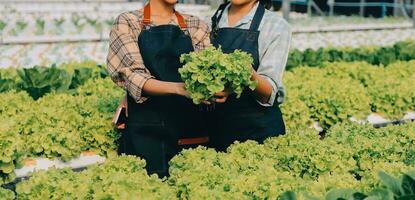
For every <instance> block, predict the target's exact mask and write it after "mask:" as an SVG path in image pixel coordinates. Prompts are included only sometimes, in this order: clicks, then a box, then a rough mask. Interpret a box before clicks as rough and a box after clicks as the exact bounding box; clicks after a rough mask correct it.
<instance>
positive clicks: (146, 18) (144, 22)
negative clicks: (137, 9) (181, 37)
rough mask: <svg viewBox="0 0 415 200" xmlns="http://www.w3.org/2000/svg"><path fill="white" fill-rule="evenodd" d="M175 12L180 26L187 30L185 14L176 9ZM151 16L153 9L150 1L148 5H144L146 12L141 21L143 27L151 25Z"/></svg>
mask: <svg viewBox="0 0 415 200" xmlns="http://www.w3.org/2000/svg"><path fill="white" fill-rule="evenodd" d="M174 14H175V15H176V18H177V22H178V24H179V26H180V28H181V29H182V30H186V29H187V24H186V21H185V19H184V17H183V15H181V14H180V13H179V12H177V11H176V10H175V11H174ZM150 18H151V9H150V4H149V3H148V4H147V5H146V6H144V14H143V19H142V21H141V25H142V26H143V27H144V26H148V25H150V22H151V19H150Z"/></svg>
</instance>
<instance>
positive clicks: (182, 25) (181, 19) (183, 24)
mask: <svg viewBox="0 0 415 200" xmlns="http://www.w3.org/2000/svg"><path fill="white" fill-rule="evenodd" d="M174 14H175V15H176V18H177V22H178V23H179V26H180V28H181V29H182V30H186V29H187V24H186V21H185V20H184V17H183V15H181V14H180V13H179V12H177V11H174Z"/></svg>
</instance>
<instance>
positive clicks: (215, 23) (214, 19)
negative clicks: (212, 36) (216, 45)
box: [211, 1, 230, 30]
mask: <svg viewBox="0 0 415 200" xmlns="http://www.w3.org/2000/svg"><path fill="white" fill-rule="evenodd" d="M228 4H230V2H229V1H228V2H226V3H223V4H221V5H220V6H219V8H218V9H217V10H216V12H215V14H213V16H212V18H211V20H212V30H214V29H216V27H217V26H218V23H219V21H220V19H221V18H222V14H223V10H225V8H226V6H228ZM219 12H220V13H219ZM218 14H219V16H218Z"/></svg>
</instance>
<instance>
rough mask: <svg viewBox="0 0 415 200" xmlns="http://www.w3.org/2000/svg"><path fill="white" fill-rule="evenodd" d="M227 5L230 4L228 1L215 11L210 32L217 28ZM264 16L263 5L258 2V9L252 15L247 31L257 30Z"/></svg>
mask: <svg viewBox="0 0 415 200" xmlns="http://www.w3.org/2000/svg"><path fill="white" fill-rule="evenodd" d="M229 4H230V1H228V2H226V3H223V4H221V5H220V6H219V8H218V10H216V12H215V14H214V15H213V16H212V30H214V29H216V28H217V26H218V24H219V21H220V19H221V18H222V15H223V11H224V10H225V8H226V7H227V6H228V5H229ZM219 12H220V13H219ZM218 14H219V15H218ZM264 14H265V7H264V5H262V3H260V2H259V3H258V9H257V10H256V12H255V15H254V18H253V19H252V22H251V26H250V27H249V30H258V28H259V25H260V24H261V21H262V18H263V17H264Z"/></svg>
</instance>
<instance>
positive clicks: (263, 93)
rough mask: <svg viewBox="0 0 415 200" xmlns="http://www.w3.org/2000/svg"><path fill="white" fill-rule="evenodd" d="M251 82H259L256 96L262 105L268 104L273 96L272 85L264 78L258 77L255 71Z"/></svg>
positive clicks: (255, 92) (255, 91)
mask: <svg viewBox="0 0 415 200" xmlns="http://www.w3.org/2000/svg"><path fill="white" fill-rule="evenodd" d="M251 80H254V81H257V82H258V85H257V87H256V89H255V90H254V94H255V95H256V96H257V98H258V100H259V101H260V102H261V103H267V102H268V101H269V99H270V98H271V95H272V85H271V83H270V82H269V81H268V80H267V79H266V78H264V77H262V76H260V75H258V74H257V73H256V72H255V71H254V73H253V74H252V78H251Z"/></svg>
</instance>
